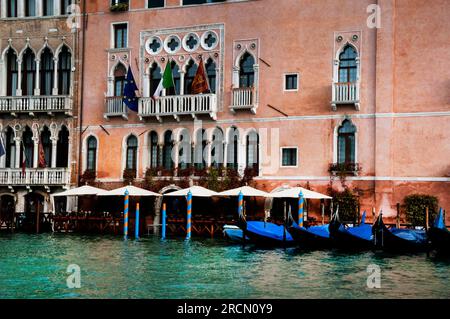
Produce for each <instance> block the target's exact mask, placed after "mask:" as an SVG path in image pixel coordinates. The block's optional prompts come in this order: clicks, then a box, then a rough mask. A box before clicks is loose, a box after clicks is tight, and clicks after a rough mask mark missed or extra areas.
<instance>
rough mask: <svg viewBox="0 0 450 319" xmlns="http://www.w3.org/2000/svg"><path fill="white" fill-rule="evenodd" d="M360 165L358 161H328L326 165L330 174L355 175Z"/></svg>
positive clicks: (359, 169)
mask: <svg viewBox="0 0 450 319" xmlns="http://www.w3.org/2000/svg"><path fill="white" fill-rule="evenodd" d="M361 169H362V167H361V164H359V163H352V162H348V163H330V164H329V166H328V172H330V173H331V174H332V175H334V176H336V175H354V176H357V175H358V173H359V172H360V171H361Z"/></svg>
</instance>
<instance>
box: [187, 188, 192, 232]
mask: <svg viewBox="0 0 450 319" xmlns="http://www.w3.org/2000/svg"><path fill="white" fill-rule="evenodd" d="M191 232H192V193H191V191H189V193H188V194H187V224H186V239H191Z"/></svg>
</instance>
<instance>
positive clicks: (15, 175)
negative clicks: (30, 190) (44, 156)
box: [0, 168, 70, 187]
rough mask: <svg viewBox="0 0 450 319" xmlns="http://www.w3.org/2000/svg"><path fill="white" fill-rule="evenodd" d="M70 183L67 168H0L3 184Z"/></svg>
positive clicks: (62, 184)
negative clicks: (23, 170)
mask: <svg viewBox="0 0 450 319" xmlns="http://www.w3.org/2000/svg"><path fill="white" fill-rule="evenodd" d="M69 183H70V174H69V171H68V169H67V168H26V169H25V174H24V173H22V169H21V168H0V185H4V186H9V187H12V186H64V185H67V184H69Z"/></svg>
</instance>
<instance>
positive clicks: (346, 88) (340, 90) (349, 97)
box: [331, 82, 360, 111]
mask: <svg viewBox="0 0 450 319" xmlns="http://www.w3.org/2000/svg"><path fill="white" fill-rule="evenodd" d="M338 105H354V106H355V108H356V110H357V111H359V109H360V83H359V82H344V83H333V85H332V100H331V108H332V109H333V111H336V110H337V106H338Z"/></svg>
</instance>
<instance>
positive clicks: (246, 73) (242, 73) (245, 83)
mask: <svg viewBox="0 0 450 319" xmlns="http://www.w3.org/2000/svg"><path fill="white" fill-rule="evenodd" d="M254 65H255V59H254V58H253V56H252V55H251V54H249V53H248V52H245V53H244V55H243V56H242V58H241V62H240V63H239V87H241V88H243V87H252V86H254V84H255V70H254Z"/></svg>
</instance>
